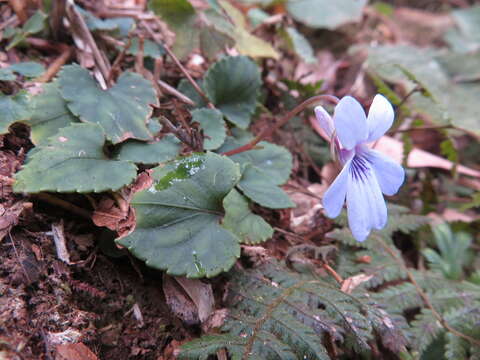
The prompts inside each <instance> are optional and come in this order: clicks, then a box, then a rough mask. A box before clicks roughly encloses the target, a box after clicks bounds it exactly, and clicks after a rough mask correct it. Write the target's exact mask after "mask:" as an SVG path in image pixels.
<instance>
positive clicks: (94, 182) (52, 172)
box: [14, 124, 137, 193]
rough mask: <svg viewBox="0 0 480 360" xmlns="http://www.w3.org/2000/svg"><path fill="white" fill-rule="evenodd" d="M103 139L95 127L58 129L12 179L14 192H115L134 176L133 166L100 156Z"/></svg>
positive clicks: (75, 125)
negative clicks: (13, 180) (13, 179)
mask: <svg viewBox="0 0 480 360" xmlns="http://www.w3.org/2000/svg"><path fill="white" fill-rule="evenodd" d="M104 143H105V135H104V134H103V131H102V128H101V127H100V126H99V125H96V124H72V125H70V126H68V127H66V128H63V129H61V130H60V131H59V132H58V133H57V134H56V135H55V136H53V137H51V138H50V139H49V140H48V143H47V144H45V145H40V146H38V147H37V148H34V150H35V152H34V153H33V155H31V156H30V158H29V161H28V162H27V163H26V164H25V165H24V167H23V169H22V170H21V171H20V172H18V173H17V174H16V176H15V180H16V181H15V183H14V190H15V191H16V192H27V193H37V192H41V191H55V192H79V193H88V192H102V191H106V190H118V189H120V188H121V187H122V186H125V185H127V184H129V183H131V182H132V181H133V180H134V179H135V177H136V175H137V171H136V167H135V165H134V164H132V163H129V162H126V161H117V160H111V159H109V158H107V157H106V156H105V154H104V153H103V145H104Z"/></svg>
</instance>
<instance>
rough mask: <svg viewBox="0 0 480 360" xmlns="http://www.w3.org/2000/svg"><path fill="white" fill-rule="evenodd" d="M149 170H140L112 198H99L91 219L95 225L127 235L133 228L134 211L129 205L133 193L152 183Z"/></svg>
mask: <svg viewBox="0 0 480 360" xmlns="http://www.w3.org/2000/svg"><path fill="white" fill-rule="evenodd" d="M152 182H153V180H152V178H151V177H150V171H148V170H147V171H145V172H142V173H141V174H140V175H138V177H137V179H136V180H135V182H134V183H133V184H132V185H130V186H129V187H127V188H125V189H123V190H121V191H120V192H119V193H116V194H114V199H113V198H111V197H104V198H102V199H101V200H100V203H99V204H98V205H97V207H96V209H95V211H94V213H93V215H92V221H93V223H94V224H95V225H97V226H105V227H107V228H108V229H110V230H112V231H116V232H117V233H118V235H119V236H120V237H123V236H126V235H128V234H129V233H130V232H131V231H133V229H134V228H135V212H134V211H133V209H132V207H131V206H130V200H131V199H132V196H133V194H135V193H136V192H138V191H141V190H144V189H146V188H148V187H150V186H151V185H152Z"/></svg>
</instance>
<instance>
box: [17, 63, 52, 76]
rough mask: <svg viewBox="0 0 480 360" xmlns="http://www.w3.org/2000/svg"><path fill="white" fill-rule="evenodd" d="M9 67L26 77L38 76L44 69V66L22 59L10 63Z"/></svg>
mask: <svg viewBox="0 0 480 360" xmlns="http://www.w3.org/2000/svg"><path fill="white" fill-rule="evenodd" d="M10 69H12V70H13V71H14V72H16V73H19V74H20V75H23V76H25V77H28V78H35V77H37V76H40V75H42V74H43V73H44V71H45V66H43V65H42V64H39V63H37V62H34V61H24V62H19V63H16V64H13V65H10Z"/></svg>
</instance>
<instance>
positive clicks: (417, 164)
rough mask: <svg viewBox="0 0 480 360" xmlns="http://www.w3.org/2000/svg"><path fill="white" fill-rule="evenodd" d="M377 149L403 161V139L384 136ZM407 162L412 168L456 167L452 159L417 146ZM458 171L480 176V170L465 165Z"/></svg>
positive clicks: (450, 168) (459, 166)
mask: <svg viewBox="0 0 480 360" xmlns="http://www.w3.org/2000/svg"><path fill="white" fill-rule="evenodd" d="M375 149H376V150H379V151H381V152H382V153H384V154H385V155H388V156H390V157H391V158H392V159H394V160H395V161H396V162H398V163H399V164H401V163H402V158H403V143H402V142H401V141H398V140H395V139H394V138H391V137H389V136H383V137H381V138H380V139H379V140H378V142H377V143H376V144H375ZM407 164H408V166H409V167H412V168H421V167H433V168H439V169H445V170H452V169H453V167H454V164H453V163H452V162H451V161H449V160H447V159H444V158H442V157H440V156H437V155H434V154H432V153H429V152H427V151H424V150H420V149H417V148H413V150H412V151H411V152H410V154H409V156H408V159H407ZM457 171H458V173H459V174H462V175H468V176H473V177H480V171H477V170H474V169H471V168H469V167H466V166H463V165H458V167H457Z"/></svg>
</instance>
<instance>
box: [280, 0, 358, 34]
mask: <svg viewBox="0 0 480 360" xmlns="http://www.w3.org/2000/svg"><path fill="white" fill-rule="evenodd" d="M366 4H367V0H335V1H331V0H287V11H288V12H289V14H290V15H292V17H293V18H294V19H295V20H297V21H300V22H302V23H304V24H305V25H308V26H310V27H313V28H326V29H331V30H333V29H336V28H337V27H339V26H341V25H344V24H346V23H349V22H353V21H358V20H360V18H361V16H362V11H363V8H364V6H365V5H366Z"/></svg>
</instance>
